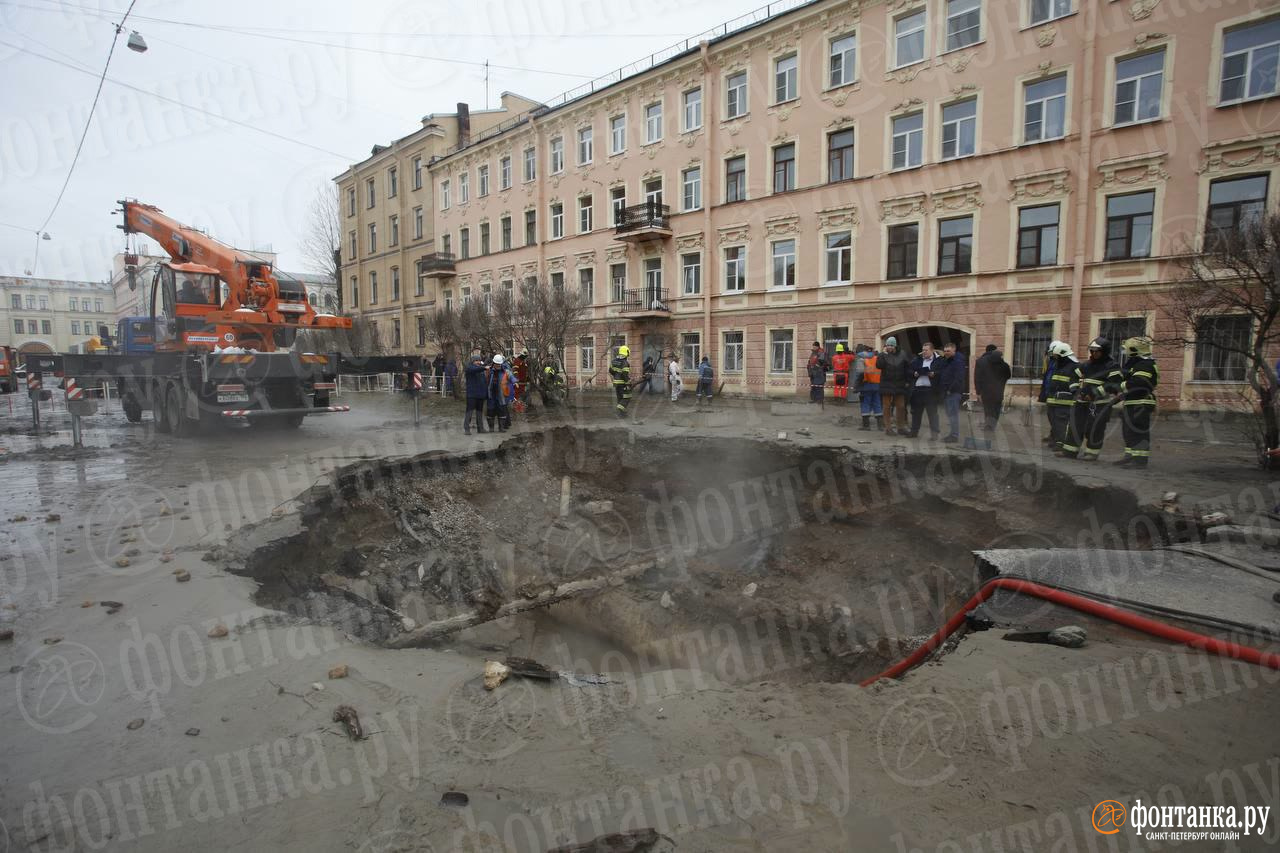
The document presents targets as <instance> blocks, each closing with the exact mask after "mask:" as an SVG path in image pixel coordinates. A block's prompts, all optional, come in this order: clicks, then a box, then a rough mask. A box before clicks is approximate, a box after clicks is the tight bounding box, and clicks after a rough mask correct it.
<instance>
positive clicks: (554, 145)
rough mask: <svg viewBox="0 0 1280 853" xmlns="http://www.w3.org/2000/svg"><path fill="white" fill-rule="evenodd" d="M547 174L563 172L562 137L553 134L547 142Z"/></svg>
mask: <svg viewBox="0 0 1280 853" xmlns="http://www.w3.org/2000/svg"><path fill="white" fill-rule="evenodd" d="M547 170H548V171H547V174H549V175H559V174H561V173H563V172H564V137H563V136H553V137H551V141H550V142H548V143H547Z"/></svg>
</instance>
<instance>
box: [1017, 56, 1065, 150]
mask: <svg viewBox="0 0 1280 853" xmlns="http://www.w3.org/2000/svg"><path fill="white" fill-rule="evenodd" d="M1057 79H1061V80H1062V93H1061V94H1056V95H1050V96H1049V97H1047V98H1039V99H1037V100H1035V101H1031V100H1029V99H1028V95H1029V93H1030V89H1031V87H1032V86H1036V85H1039V84H1041V83H1048V82H1050V81H1052V80H1057ZM1054 101H1060V102H1061V103H1062V133H1061V134H1060V135H1058V136H1045V135H1044V131H1045V128H1046V127H1047V126H1048V121H1047V116H1048V112H1049V110H1048V105H1049V104H1050V103H1051V102H1054ZM1032 104H1039V105H1040V118H1039V124H1040V127H1041V131H1040V132H1041V135H1040V136H1039V137H1037V138H1035V139H1032V138H1031V137H1030V136H1029V135H1028V133H1027V127H1028V125H1029V124H1030V123H1031V122H1030V120H1029V119H1028V115H1027V111H1028V110H1029V109H1030V107H1031V105H1032ZM1070 134H1071V72H1070V71H1069V70H1065V69H1064V70H1059V71H1053V72H1050V73H1048V74H1044V75H1041V76H1037V77H1033V78H1031V79H1027V80H1023V81H1022V144H1023V145H1039V144H1041V143H1045V142H1057V141H1058V140H1061V139H1066V138H1067V137H1068V136H1069V135H1070Z"/></svg>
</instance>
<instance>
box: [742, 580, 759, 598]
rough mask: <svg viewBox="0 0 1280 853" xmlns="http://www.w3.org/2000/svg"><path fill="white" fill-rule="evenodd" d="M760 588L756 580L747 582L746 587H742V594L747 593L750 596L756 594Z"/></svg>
mask: <svg viewBox="0 0 1280 853" xmlns="http://www.w3.org/2000/svg"><path fill="white" fill-rule="evenodd" d="M759 588H760V586H759V584H757V583H756V582H755V581H752V582H751V583H749V584H747V585H746V586H745V587H743V588H742V594H743V595H745V596H746V597H747V598H750V597H751V596H753V595H755V594H756V590H757V589H759Z"/></svg>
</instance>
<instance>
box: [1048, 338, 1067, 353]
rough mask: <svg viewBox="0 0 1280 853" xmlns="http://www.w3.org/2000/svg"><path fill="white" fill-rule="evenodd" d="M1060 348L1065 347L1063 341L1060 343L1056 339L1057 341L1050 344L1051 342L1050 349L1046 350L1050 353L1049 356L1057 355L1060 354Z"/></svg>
mask: <svg viewBox="0 0 1280 853" xmlns="http://www.w3.org/2000/svg"><path fill="white" fill-rule="evenodd" d="M1060 346H1063V343H1062V341H1059V340H1056V339H1055V340H1052V341H1050V342H1049V348H1048V349H1046V350H1045V352H1047V353H1049V355H1057V354H1058V347H1060Z"/></svg>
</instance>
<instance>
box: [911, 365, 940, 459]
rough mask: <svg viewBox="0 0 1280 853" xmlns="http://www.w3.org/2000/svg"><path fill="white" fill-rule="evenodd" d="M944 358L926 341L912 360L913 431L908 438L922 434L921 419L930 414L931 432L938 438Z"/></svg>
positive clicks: (935, 439)
mask: <svg viewBox="0 0 1280 853" xmlns="http://www.w3.org/2000/svg"><path fill="white" fill-rule="evenodd" d="M941 372H942V358H941V357H940V356H939V355H938V354H937V353H936V352H934V351H933V344H931V343H929V342H927V341H926V342H925V344H924V347H923V348H922V349H921V351H920V355H918V356H916V358H915V360H914V361H912V362H911V370H910V376H911V383H912V386H911V432H909V433H907V438H915V437H916V436H917V435H919V434H920V421H921V420H922V418H923V416H924V415H925V414H928V415H929V432H930V433H932V436H931V437H932V438H933V440H934V441H937V440H938V393H939V390H940V389H941V387H942V386H941Z"/></svg>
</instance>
